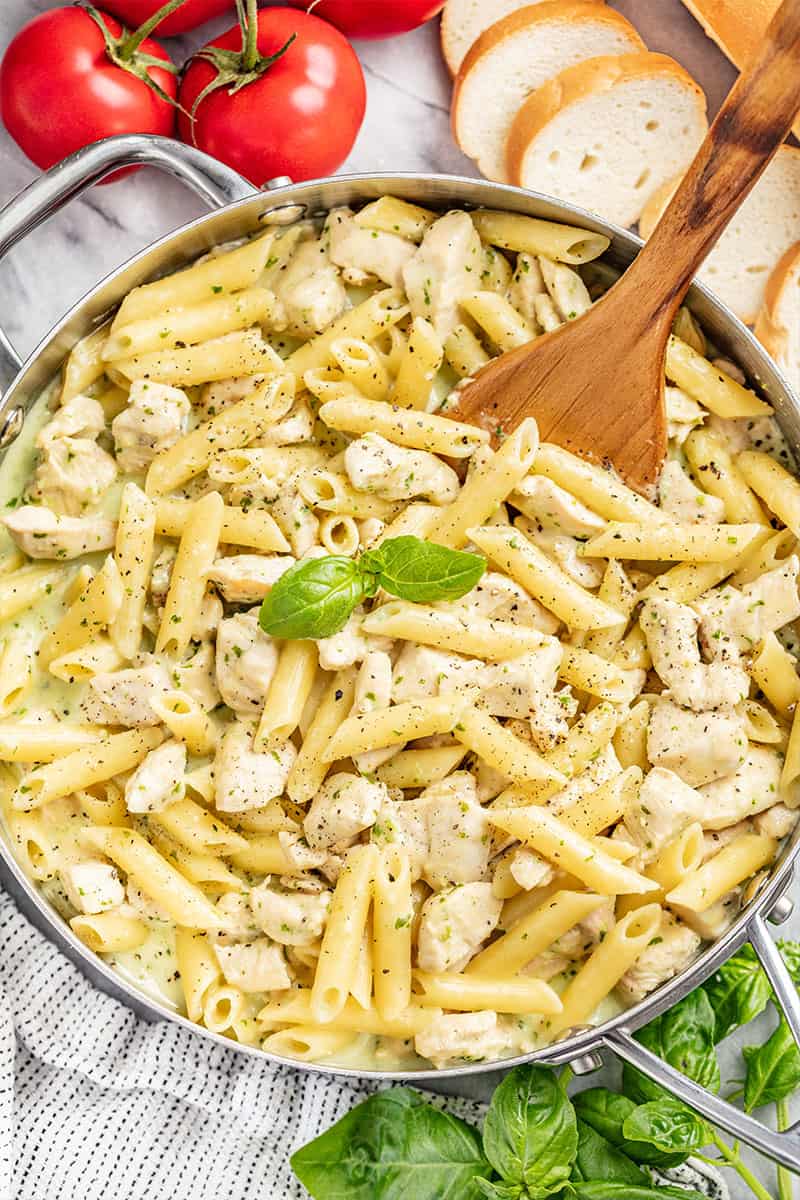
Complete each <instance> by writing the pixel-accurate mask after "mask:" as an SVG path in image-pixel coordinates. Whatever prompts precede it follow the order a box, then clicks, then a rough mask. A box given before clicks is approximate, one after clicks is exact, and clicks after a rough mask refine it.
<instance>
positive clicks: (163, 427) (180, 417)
mask: <svg viewBox="0 0 800 1200" xmlns="http://www.w3.org/2000/svg"><path fill="white" fill-rule="evenodd" d="M191 411H192V406H191V403H190V401H189V397H188V396H187V395H186V392H184V391H183V390H182V389H181V388H175V387H169V386H168V385H167V384H165V383H151V382H150V381H149V380H147V379H137V380H134V382H133V383H132V384H131V390H130V394H129V397H128V407H127V408H125V409H123V411H122V412H121V413H120V414H119V415H118V416H116V417H115V418H114V420H113V421H112V422H111V432H112V433H113V435H114V452H115V454H116V456H117V463H118V465H119V469H120V470H121V471H122V472H123V473H124V474H126V475H137V474H139V473H140V472H142V471H146V470H147V468H148V467H149V466H150V463H151V462H152V461H153V459H154V458H155V456H156V455H157V454H159V453H160V452H161V451H162V450H167V449H169V447H170V446H174V445H175V443H176V442H177V441H178V439H179V438H180V437H182V436H183V434H184V433H186V430H187V429H188V427H189V414H190V412H191Z"/></svg>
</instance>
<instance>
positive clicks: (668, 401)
mask: <svg viewBox="0 0 800 1200" xmlns="http://www.w3.org/2000/svg"><path fill="white" fill-rule="evenodd" d="M664 404H665V408H666V410H667V434H668V437H669V439H670V441H675V442H677V444H678V445H679V446H682V445H683V443H684V442H685V441H686V439H687V437H688V436H689V434H690V433H691V432H692V430H693V429H696V428H697V426H698V425H702V424H703V422H704V420H705V418H706V417H707V415H708V414H707V413H706V411H705V409H704V408H703V407H702V406H701V405H700V404H698V403H697V401H696V400H693V399H692V398H691V396H689V395H687V394H686V392H684V391H682V390H681V388H677V387H670V385H669V384H667V386H666V387H665V388H664Z"/></svg>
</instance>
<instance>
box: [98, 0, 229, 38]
mask: <svg viewBox="0 0 800 1200" xmlns="http://www.w3.org/2000/svg"><path fill="white" fill-rule="evenodd" d="M234 6H235V0H183V4H182V5H181V7H180V8H179V9H178V10H177V12H174V13H171V14H170V16H168V17H165V18H164V19H163V21H159V23H158V29H157V33H158V36H159V37H172V36H173V35H174V34H176V33H186V32H187V31H188V30H190V29H196V28H197V26H198V25H205V23H206V21H210V20H212V19H213V18H214V17H221V16H224V14H225V13H227V12H230V11H231V10H232V9H233V8H234ZM160 7H161V0H105V8H106V11H107V12H110V13H113V15H114V16H115V17H119V19H120V21H124V22H125V24H126V25H129V26H133V27H135V26H137V25H141V24H142V22H143V21H146V20H147V19H148V18H149V17H152V15H153V13H155V12H157V11H158V9H159V8H160Z"/></svg>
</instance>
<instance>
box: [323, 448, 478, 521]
mask: <svg viewBox="0 0 800 1200" xmlns="http://www.w3.org/2000/svg"><path fill="white" fill-rule="evenodd" d="M344 466H345V470H346V471H347V475H348V478H349V480H350V482H351V483H352V485H353V487H354V488H357V489H358V490H359V491H360V492H374V493H375V494H376V495H378V496H382V497H383V498H384V499H386V500H413V499H414V498H415V497H418V496H421V497H424V498H425V499H426V500H431V501H432V502H433V503H434V504H449V503H450V502H451V501H452V500H454V499H455V498H456V496H457V495H458V493H459V490H460V486H461V485H460V483H459V480H458V476H457V475H456V473H455V471H454V470H453V468H452V467H448V465H447V463H443V462H442V460H441V459H440V458H437V457H436V455H435V454H429V453H428V452H427V451H426V450H406V449H405V448H404V447H403V446H395V445H393V443H392V442H389V441H387V440H386V438H385V437H382V436H381V435H380V434H379V433H365V434H364V436H363V437H360V438H358V439H357V440H356V441H354V442H351V443H350V445H349V446H348V447H347V449H346V450H345V453H344Z"/></svg>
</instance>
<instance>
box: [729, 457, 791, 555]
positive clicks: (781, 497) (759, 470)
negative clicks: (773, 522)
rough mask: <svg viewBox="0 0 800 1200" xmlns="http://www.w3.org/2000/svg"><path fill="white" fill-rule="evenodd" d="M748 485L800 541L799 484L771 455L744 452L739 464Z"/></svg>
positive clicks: (738, 459) (737, 461) (738, 460)
mask: <svg viewBox="0 0 800 1200" xmlns="http://www.w3.org/2000/svg"><path fill="white" fill-rule="evenodd" d="M736 463H737V466H738V467H739V470H740V471H741V473H742V475H743V476H744V478H745V479H746V481H747V483H748V484H749V485H750V487H751V488H752V489H753V491H754V492H755V493H756V495H757V496H759V497H760V498H761V499H762V500H763V501H764V503H765V504H766V506H767V508H768V509H769V510H770V512H773V513H775V516H776V517H779V518H780V520H781V521H782V522H783V524H784V525H786V526H787V527H788V528H789V529H791V531H792V533H793V534H794V535H795V537H800V482H798V481H797V479H795V477H794V476H793V475H790V474H789V472H788V471H787V470H786V468H785V467H782V466H781V465H780V463H778V462H776V461H775V459H774V458H772V456H771V455H769V454H765V453H763V451H760V450H745V451H744V453H743V454H740V455H739V456H738V458H737V460H736Z"/></svg>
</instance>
